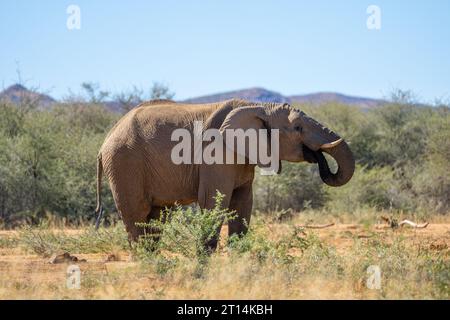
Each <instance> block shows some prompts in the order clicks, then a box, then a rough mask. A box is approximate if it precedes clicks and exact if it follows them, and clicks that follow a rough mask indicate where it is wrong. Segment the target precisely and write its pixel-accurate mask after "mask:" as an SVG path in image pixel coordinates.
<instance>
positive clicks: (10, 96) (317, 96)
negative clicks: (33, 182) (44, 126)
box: [0, 84, 385, 112]
mask: <svg viewBox="0 0 450 320" xmlns="http://www.w3.org/2000/svg"><path fill="white" fill-rule="evenodd" d="M2 99H6V100H9V101H11V102H13V103H15V104H19V103H21V102H22V101H23V100H25V99H28V100H31V101H35V102H37V103H38V104H39V106H41V107H43V108H45V107H49V106H51V105H53V104H55V103H57V102H58V100H56V99H54V98H53V97H51V96H49V95H46V94H42V93H38V92H36V91H33V90H29V89H27V88H26V87H24V86H23V85H21V84H14V85H11V86H10V87H8V88H6V89H5V90H3V91H1V92H0V100H2ZM229 99H243V100H248V101H252V102H276V103H300V104H310V105H320V104H324V103H330V102H336V103H342V104H348V105H353V106H356V107H360V108H362V109H370V108H375V107H378V106H380V105H382V104H384V103H385V101H384V100H382V99H374V98H366V97H358V96H351V95H345V94H342V93H337V92H314V93H309V94H301V95H289V96H285V95H283V94H281V93H279V92H276V91H271V90H267V89H265V88H261V87H252V88H247V89H241V90H234V91H226V92H221V93H215V94H210V95H204V96H199V97H193V98H189V99H184V100H181V101H180V102H186V103H212V102H219V101H224V100H229ZM104 104H105V106H106V107H107V108H108V109H111V110H112V111H115V112H118V111H119V110H120V106H118V104H120V102H118V101H115V100H110V101H105V102H104Z"/></svg>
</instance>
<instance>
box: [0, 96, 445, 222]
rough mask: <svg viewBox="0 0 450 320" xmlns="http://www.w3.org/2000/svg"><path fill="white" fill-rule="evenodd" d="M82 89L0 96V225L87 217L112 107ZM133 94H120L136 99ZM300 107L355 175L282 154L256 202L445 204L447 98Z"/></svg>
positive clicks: (419, 209) (291, 205)
mask: <svg viewBox="0 0 450 320" xmlns="http://www.w3.org/2000/svg"><path fill="white" fill-rule="evenodd" d="M91 90H92V88H91ZM88 92H90V95H89V97H90V98H89V100H88V101H78V102H76V101H74V100H73V99H71V100H70V102H67V103H64V104H60V105H57V106H55V107H53V108H51V109H49V110H38V109H37V107H36V106H34V105H33V104H32V103H25V104H22V105H19V106H16V105H11V104H8V103H7V102H1V105H0V223H1V224H3V225H4V226H5V227H10V226H15V225H19V224H20V223H21V222H22V221H27V222H31V223H37V222H39V221H41V220H45V219H47V218H49V217H58V218H62V219H64V220H65V221H67V222H70V223H75V224H76V223H80V221H81V220H85V221H86V220H90V219H93V211H94V206H95V201H94V199H95V170H96V167H95V161H96V155H97V152H98V150H99V148H100V145H101V144H102V142H103V140H104V138H105V135H106V133H107V131H108V130H109V129H110V128H111V127H112V125H113V124H114V123H115V122H116V121H117V120H118V119H119V117H120V114H118V113H113V112H111V111H108V110H107V109H106V108H105V107H104V106H103V105H102V104H101V97H102V95H101V94H100V93H95V91H92V92H91V91H88ZM103 95H104V93H103ZM138 96H139V94H137V93H133V94H131V95H128V96H124V95H122V96H121V99H122V100H124V101H128V100H133V101H134V100H136V101H139V99H138V98H136V97H138ZM125 97H128V98H125ZM298 107H299V108H301V109H302V110H304V111H305V112H306V113H307V114H309V115H311V116H312V117H314V118H315V119H317V120H318V121H320V122H321V123H323V124H325V125H327V126H328V127H329V128H332V129H333V130H334V131H336V132H337V133H339V134H340V135H341V136H343V137H344V138H345V139H346V140H347V141H348V142H349V143H350V146H351V148H352V151H353V152H354V154H355V158H356V161H357V170H356V172H355V175H354V177H353V179H352V180H351V181H350V182H349V183H348V184H347V185H346V186H344V187H341V188H331V187H328V186H326V185H325V184H323V183H322V182H321V180H320V178H319V177H318V170H317V166H316V165H310V164H306V163H305V164H300V165H299V164H295V163H288V162H284V163H283V172H282V174H281V175H279V176H260V175H256V176H257V179H256V182H255V186H254V189H255V191H254V209H255V210H258V211H260V212H269V211H277V210H283V209H289V210H293V211H294V212H299V211H302V210H304V209H317V210H319V211H320V210H322V211H327V212H335V213H343V212H346V213H352V212H357V211H358V210H361V209H374V208H375V209H379V210H389V211H390V212H392V213H398V212H410V213H412V214H419V215H421V216H426V215H430V214H435V213H437V214H446V213H447V212H448V211H449V208H450V196H449V195H450V176H449V174H448V173H449V172H450V109H449V108H448V106H444V105H441V106H434V107H429V106H423V105H417V104H416V103H414V102H412V101H410V99H409V98H408V95H407V94H405V93H400V94H397V95H396V96H394V99H393V100H392V102H391V103H388V104H387V105H386V106H384V107H379V108H375V109H373V110H370V111H363V110H360V109H358V108H356V107H349V106H346V105H335V104H328V105H323V106H321V107H316V106H298ZM329 160H331V159H329ZM331 161H332V160H331ZM104 183H105V185H106V181H104ZM103 190H104V194H103V199H105V209H106V212H107V215H106V216H107V217H110V218H112V217H115V215H114V214H113V213H114V211H115V208H114V204H113V201H112V197H111V193H110V192H109V189H108V187H105V188H103Z"/></svg>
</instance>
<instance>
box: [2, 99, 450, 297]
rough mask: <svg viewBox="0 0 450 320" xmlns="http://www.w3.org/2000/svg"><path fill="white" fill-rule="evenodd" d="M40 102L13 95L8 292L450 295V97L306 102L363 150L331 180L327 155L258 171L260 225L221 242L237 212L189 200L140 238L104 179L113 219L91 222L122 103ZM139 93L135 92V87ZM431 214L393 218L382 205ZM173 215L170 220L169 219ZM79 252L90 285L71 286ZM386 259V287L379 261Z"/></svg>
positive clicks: (8, 144)
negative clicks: (57, 260)
mask: <svg viewBox="0 0 450 320" xmlns="http://www.w3.org/2000/svg"><path fill="white" fill-rule="evenodd" d="M93 94H94V95H93V96H92V97H93V99H91V100H90V101H73V100H72V101H70V102H66V103H61V104H59V105H56V106H54V107H52V108H51V109H46V110H40V109H39V108H37V107H36V106H35V105H33V104H32V103H24V104H22V105H18V106H17V105H12V104H9V103H8V102H1V103H0V224H1V227H3V229H14V230H12V231H11V230H10V231H0V298H37V297H40V298H138V299H139V298H147V299H165V298H194V299H196V298H224V299H236V298H237V299H245V298H255V299H257V298H262V299H280V298H286V299H295V298H406V299H408V298H440V299H449V298H450V260H449V253H450V252H449V248H448V246H449V244H450V227H449V222H450V218H449V216H448V213H449V210H450V177H449V172H450V109H449V107H448V106H446V105H436V106H432V107H431V106H424V105H419V104H417V103H415V102H414V101H411V99H409V95H408V94H405V93H404V92H399V93H398V94H396V95H394V96H393V99H392V101H391V102H389V103H388V104H386V105H385V106H383V107H379V108H375V109H373V110H368V111H363V110H360V109H358V108H356V107H350V106H346V105H337V104H327V105H323V106H319V107H317V106H298V107H299V108H301V109H302V110H304V111H305V112H306V113H307V114H309V115H311V116H312V117H313V118H315V119H317V120H318V121H320V122H321V123H323V124H324V125H327V126H328V127H330V128H332V129H333V130H334V131H336V132H337V133H339V134H340V135H341V136H343V137H344V138H345V139H346V140H347V141H348V142H349V144H350V146H351V148H352V151H353V152H354V154H355V158H356V161H357V170H356V172H355V175H354V177H353V179H352V180H351V181H350V182H349V183H348V184H347V185H346V186H344V187H340V188H330V187H327V186H326V185H324V184H323V183H322V182H321V180H320V178H319V176H318V172H317V166H315V165H309V164H290V163H287V162H285V163H283V172H282V174H281V175H279V176H260V175H258V174H257V175H256V177H257V178H256V181H255V184H254V211H255V215H254V217H253V218H252V219H253V220H252V223H251V225H250V230H249V233H248V234H247V235H246V236H245V237H232V238H228V237H226V236H225V234H226V226H225V227H224V229H223V230H222V237H221V244H220V246H219V249H218V250H217V252H214V253H212V254H210V253H209V252H205V250H204V248H203V246H202V244H203V243H204V242H205V240H207V239H208V237H209V236H210V235H211V234H212V231H213V230H214V229H215V228H217V224H218V223H221V221H223V220H224V219H225V220H227V219H233V213H232V212H227V211H224V210H222V209H221V208H218V207H217V208H215V209H214V210H211V211H200V210H197V209H196V208H195V207H194V208H182V207H179V208H176V209H174V210H172V211H166V212H165V213H164V215H163V216H165V217H170V219H165V220H161V221H159V222H155V224H153V225H151V226H149V225H147V226H141V227H147V228H148V227H151V228H153V229H157V230H159V236H160V237H161V239H160V241H159V242H158V244H155V242H154V241H153V238H152V235H148V236H146V237H144V238H143V239H141V241H140V242H139V243H138V244H136V245H135V246H134V247H133V248H131V249H130V247H129V244H128V242H127V237H126V234H125V230H124V228H123V225H122V223H121V222H120V221H117V220H118V218H117V214H115V208H114V203H113V201H112V197H111V194H110V191H109V188H108V187H106V181H104V183H105V187H104V188H103V199H104V200H103V202H104V207H105V210H106V215H105V216H106V221H105V223H104V226H103V227H102V228H101V229H100V230H99V231H98V232H96V231H95V230H94V229H93V227H92V222H93V220H94V213H93V212H94V208H95V170H96V168H95V160H96V155H97V152H98V149H99V147H100V145H101V143H102V142H103V140H104V138H105V135H106V132H107V131H108V130H109V128H111V126H112V125H113V124H114V123H115V122H116V121H117V120H118V119H119V117H120V114H117V113H113V112H111V111H108V110H107V109H106V108H105V107H104V106H103V105H102V103H101V101H98V100H96V99H94V98H95V97H98V96H96V95H95V93H93ZM122 98H123V99H124V100H126V97H125V96H123V97H122ZM381 214H384V215H387V216H391V217H396V218H405V217H406V218H409V219H415V220H420V221H424V220H427V221H430V222H431V224H430V226H429V227H427V228H426V229H421V230H418V229H408V228H407V227H404V228H397V229H393V228H390V227H389V226H384V225H382V224H380V219H379V217H380V215H381ZM163 221H164V222H163ZM311 222H313V223H325V222H334V223H337V224H336V225H335V226H333V227H331V228H327V229H320V230H313V229H309V228H307V227H306V226H307V225H308V224H309V223H311ZM61 252H70V254H73V255H76V256H77V257H78V258H83V259H86V260H87V262H80V263H79V265H80V268H81V270H82V278H81V281H82V282H81V283H82V285H81V289H80V290H69V289H67V287H66V282H65V279H66V268H67V265H63V264H48V263H47V260H48V259H49V258H50V257H51V256H52V255H54V254H59V253H61ZM371 265H376V266H379V267H380V270H381V272H382V273H381V275H382V282H381V288H380V289H378V290H370V289H369V288H367V286H366V281H367V268H368V267H369V266H371Z"/></svg>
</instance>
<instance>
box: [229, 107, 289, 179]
mask: <svg viewBox="0 0 450 320" xmlns="http://www.w3.org/2000/svg"><path fill="white" fill-rule="evenodd" d="M268 122H269V116H268V115H267V113H266V110H265V108H264V107H262V106H245V107H240V108H236V109H234V110H232V111H231V112H229V113H228V115H227V116H226V118H225V120H224V121H223V123H222V125H221V127H220V133H221V134H222V137H223V140H224V142H225V145H226V147H227V149H228V150H230V151H232V152H234V153H235V154H236V156H237V159H236V160H237V161H238V162H237V163H248V162H250V163H253V164H257V165H258V166H260V167H262V168H265V167H269V166H270V164H268V165H262V164H261V163H260V161H259V152H260V150H259V149H258V148H259V147H262V146H264V143H260V142H262V141H260V133H259V130H260V129H265V130H266V131H265V133H266V135H265V136H264V138H265V142H266V143H265V147H266V148H267V150H264V152H265V154H266V155H270V128H269V126H268ZM230 135H231V136H230ZM254 138H256V140H251V139H254ZM244 139H245V140H244ZM239 141H241V142H242V141H245V148H239V147H238V142H239ZM250 141H251V142H250ZM250 144H252V151H253V153H252V152H250ZM256 146H258V147H257V148H256ZM261 151H263V150H261ZM245 159H247V161H245ZM280 168H281V166H280V164H279V163H278V167H277V170H276V171H277V173H279V171H280V170H279V169H280Z"/></svg>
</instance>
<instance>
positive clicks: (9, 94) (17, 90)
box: [0, 84, 56, 107]
mask: <svg viewBox="0 0 450 320" xmlns="http://www.w3.org/2000/svg"><path fill="white" fill-rule="evenodd" d="M0 100H8V101H11V102H12V103H15V104H20V103H21V102H24V101H30V102H34V103H36V104H37V105H39V106H41V107H48V106H50V105H52V104H54V103H55V102H56V100H55V99H53V98H52V97H50V96H49V95H46V94H42V93H38V92H35V91H32V90H29V89H27V88H25V87H24V86H23V85H21V84H14V85H12V86H10V87H8V88H7V89H5V90H3V91H2V92H0Z"/></svg>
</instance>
